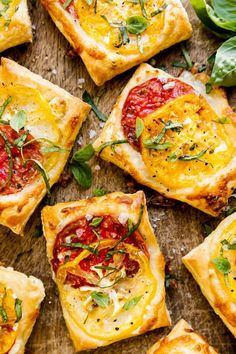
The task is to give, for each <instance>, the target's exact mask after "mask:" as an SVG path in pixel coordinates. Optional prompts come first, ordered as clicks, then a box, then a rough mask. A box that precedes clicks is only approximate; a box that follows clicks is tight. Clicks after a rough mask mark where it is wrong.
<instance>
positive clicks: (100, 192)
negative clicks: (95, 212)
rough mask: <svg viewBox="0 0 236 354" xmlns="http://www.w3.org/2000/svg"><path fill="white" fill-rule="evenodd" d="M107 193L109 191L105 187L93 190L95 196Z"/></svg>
mask: <svg viewBox="0 0 236 354" xmlns="http://www.w3.org/2000/svg"><path fill="white" fill-rule="evenodd" d="M106 194H107V191H106V190H105V189H103V188H96V189H94V190H93V196H94V197H102V196H104V195H106Z"/></svg>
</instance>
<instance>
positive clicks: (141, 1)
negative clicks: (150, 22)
mask: <svg viewBox="0 0 236 354" xmlns="http://www.w3.org/2000/svg"><path fill="white" fill-rule="evenodd" d="M139 4H140V7H141V11H142V14H143V17H145V18H146V19H148V14H147V12H146V9H145V0H139Z"/></svg>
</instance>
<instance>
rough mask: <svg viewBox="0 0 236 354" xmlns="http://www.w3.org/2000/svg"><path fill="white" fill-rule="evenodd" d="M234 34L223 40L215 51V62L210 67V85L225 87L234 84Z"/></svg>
mask: <svg viewBox="0 0 236 354" xmlns="http://www.w3.org/2000/svg"><path fill="white" fill-rule="evenodd" d="M235 57H236V36H235V37H232V38H230V39H228V40H227V41H226V42H224V43H223V44H222V45H221V46H220V48H218V50H217V52H216V58H215V64H214V66H213V69H212V74H211V79H210V81H209V83H210V84H211V85H217V86H219V85H222V86H226V87H230V86H235V85H236V65H235Z"/></svg>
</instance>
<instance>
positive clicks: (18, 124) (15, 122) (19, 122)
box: [10, 110, 27, 133]
mask: <svg viewBox="0 0 236 354" xmlns="http://www.w3.org/2000/svg"><path fill="white" fill-rule="evenodd" d="M26 120H27V116H26V113H25V111H23V110H22V111H19V112H17V113H16V115H15V116H14V117H13V118H11V120H10V126H11V127H12V129H14V130H15V131H16V132H17V133H19V131H20V129H22V128H24V126H25V124H26Z"/></svg>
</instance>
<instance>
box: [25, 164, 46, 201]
mask: <svg viewBox="0 0 236 354" xmlns="http://www.w3.org/2000/svg"><path fill="white" fill-rule="evenodd" d="M28 161H32V162H34V165H35V168H36V169H37V170H38V171H39V172H40V173H41V175H42V177H43V180H44V183H45V186H46V189H47V194H48V195H50V194H51V192H50V188H51V187H50V183H49V176H48V174H47V171H46V170H45V169H44V167H43V165H42V164H41V163H40V162H39V161H38V160H35V159H27V160H26V161H25V162H28Z"/></svg>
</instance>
